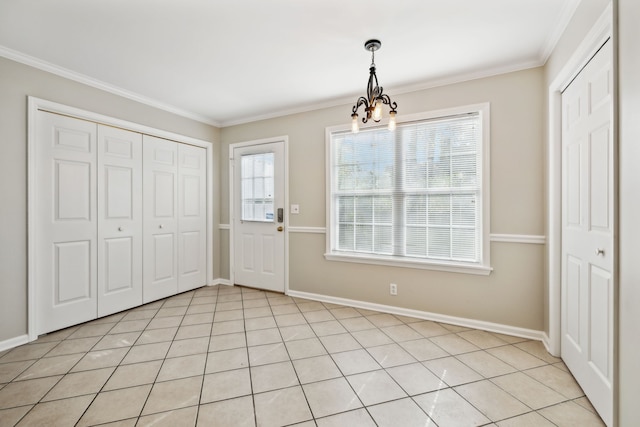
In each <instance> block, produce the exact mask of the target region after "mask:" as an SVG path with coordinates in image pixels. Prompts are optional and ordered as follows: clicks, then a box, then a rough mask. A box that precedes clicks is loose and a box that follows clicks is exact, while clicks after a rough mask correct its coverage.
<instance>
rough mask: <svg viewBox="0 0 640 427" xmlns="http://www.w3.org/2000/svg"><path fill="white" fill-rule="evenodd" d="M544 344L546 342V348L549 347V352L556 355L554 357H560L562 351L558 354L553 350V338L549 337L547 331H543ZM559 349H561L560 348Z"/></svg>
mask: <svg viewBox="0 0 640 427" xmlns="http://www.w3.org/2000/svg"><path fill="white" fill-rule="evenodd" d="M542 344H544V348H545V349H547V351H548V352H549V354H550V355H552V356H554V357H560V352H559V351H558V352H557V353H558V354H555V353H556V352H555V351H552V350H553V346H552V345H551V338H549V335H547V333H546V332H543V333H542ZM558 350H559V349H558Z"/></svg>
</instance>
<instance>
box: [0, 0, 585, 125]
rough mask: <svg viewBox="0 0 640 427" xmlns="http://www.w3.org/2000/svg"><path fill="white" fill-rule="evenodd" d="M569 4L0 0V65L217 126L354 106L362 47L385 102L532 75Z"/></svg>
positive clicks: (524, 0) (363, 75)
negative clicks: (19, 65) (370, 48)
mask: <svg viewBox="0 0 640 427" xmlns="http://www.w3.org/2000/svg"><path fill="white" fill-rule="evenodd" d="M579 2H580V0H399V1H392V0H342V1H335V0H297V1H296V0H55V1H51V0H0V55H1V56H5V57H8V58H11V59H15V60H18V61H21V62H24V63H27V64H30V65H34V66H37V67H39V68H42V69H45V70H47V71H52V72H54V73H56V74H60V75H63V76H66V77H71V78H74V79H75V80H79V81H81V82H84V83H88V84H91V85H93V86H97V87H100V88H102V89H106V90H109V91H111V92H114V93H118V94H120V95H124V96H127V97H129V98H133V99H136V100H139V101H142V102H145V103H147V104H151V105H154V106H157V107H160V108H164V109H166V110H169V111H173V112H176V113H178V114H181V115H184V116H187V117H191V118H194V119H197V120H200V121H204V122H208V123H211V124H214V125H218V126H226V125H230V124H234V123H241V122H245V121H250V120H254V119H258V118H266V117H273V116H277V115H281V114H285V113H291V112H297V111H305V110H309V109H314V108H318V107H320V106H331V105H338V104H343V103H348V102H354V101H355V100H356V97H357V96H360V95H362V94H364V91H365V88H366V83H367V78H368V67H369V64H370V59H371V58H370V54H369V53H368V52H367V51H366V50H365V49H364V47H363V44H364V42H365V41H366V40H367V39H370V38H378V39H380V40H381V41H382V49H381V50H380V51H378V52H377V54H376V65H377V74H378V78H379V81H380V84H381V85H383V86H384V88H385V92H386V93H388V94H389V95H390V96H391V98H392V99H393V95H394V93H401V92H405V91H408V90H415V89H418V88H426V87H430V86H434V85H438V84H442V83H445V82H453V81H459V80H463V79H468V78H473V77H480V76H486V75H492V74H497V73H501V72H506V71H512V70H518V69H524V68H529V67H533V66H539V65H542V64H544V62H545V61H546V59H547V57H548V55H549V53H550V51H551V49H552V48H553V47H554V45H555V43H556V41H557V40H558V37H559V36H560V34H561V33H562V31H563V30H564V28H565V26H566V25H567V23H568V21H569V19H570V18H571V15H572V14H573V12H574V11H575V9H576V7H577V5H578V3H579ZM352 98H353V99H352ZM401 108H402V106H399V111H400V112H401ZM349 114H350V111H346V112H345V116H348V115H349Z"/></svg>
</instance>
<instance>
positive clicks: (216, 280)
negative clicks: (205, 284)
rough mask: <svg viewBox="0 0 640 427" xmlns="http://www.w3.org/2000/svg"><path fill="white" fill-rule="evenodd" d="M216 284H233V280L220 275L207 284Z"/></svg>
mask: <svg viewBox="0 0 640 427" xmlns="http://www.w3.org/2000/svg"><path fill="white" fill-rule="evenodd" d="M216 285H223V286H233V282H232V281H231V280H229V279H223V278H222V277H219V278H217V279H215V280H214V281H213V282H211V284H210V285H209V286H216Z"/></svg>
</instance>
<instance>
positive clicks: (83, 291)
mask: <svg viewBox="0 0 640 427" xmlns="http://www.w3.org/2000/svg"><path fill="white" fill-rule="evenodd" d="M37 120H38V127H37V135H36V137H37V141H38V147H37V151H36V162H35V163H36V170H37V178H36V182H35V186H36V188H35V190H33V189H32V190H31V191H36V192H37V194H36V200H37V206H29V209H35V210H36V212H37V230H38V233H37V235H36V258H37V265H36V268H35V272H36V273H35V274H36V277H35V280H36V285H35V286H36V289H37V299H36V305H37V312H38V316H37V326H36V330H37V333H38V334H42V333H46V332H50V331H54V330H56V329H61V328H66V327H67V326H71V325H75V324H77V323H82V322H85V321H87V320H91V319H95V318H96V316H97V293H96V287H97V278H98V275H97V271H98V270H97V264H98V260H97V257H98V251H97V225H98V215H97V207H96V205H97V197H96V189H97V186H96V178H97V176H96V175H97V173H96V169H97V168H96V150H97V142H96V141H97V127H96V124H95V123H92V122H87V121H83V120H78V119H72V118H70V117H65V116H60V115H57V114H51V113H46V112H42V111H39V112H38V116H37ZM30 232H32V231H30Z"/></svg>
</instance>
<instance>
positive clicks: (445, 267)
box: [324, 252, 493, 276]
mask: <svg viewBox="0 0 640 427" xmlns="http://www.w3.org/2000/svg"><path fill="white" fill-rule="evenodd" d="M324 258H325V259H326V260H327V261H340V262H353V263H357V264H372V265H385V266H388V267H400V268H417V269H420V270H436V271H446V272H449V273H464V274H477V275H480V276H488V275H489V274H491V272H492V271H493V268H491V267H488V266H484V265H480V264H464V263H457V262H447V261H436V260H432V259H429V260H424V261H423V260H421V259H418V258H416V259H415V260H414V259H411V258H408V257H407V258H401V259H394V258H393V257H385V256H382V255H374V254H362V253H354V254H350V253H337V252H332V253H325V254H324Z"/></svg>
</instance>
